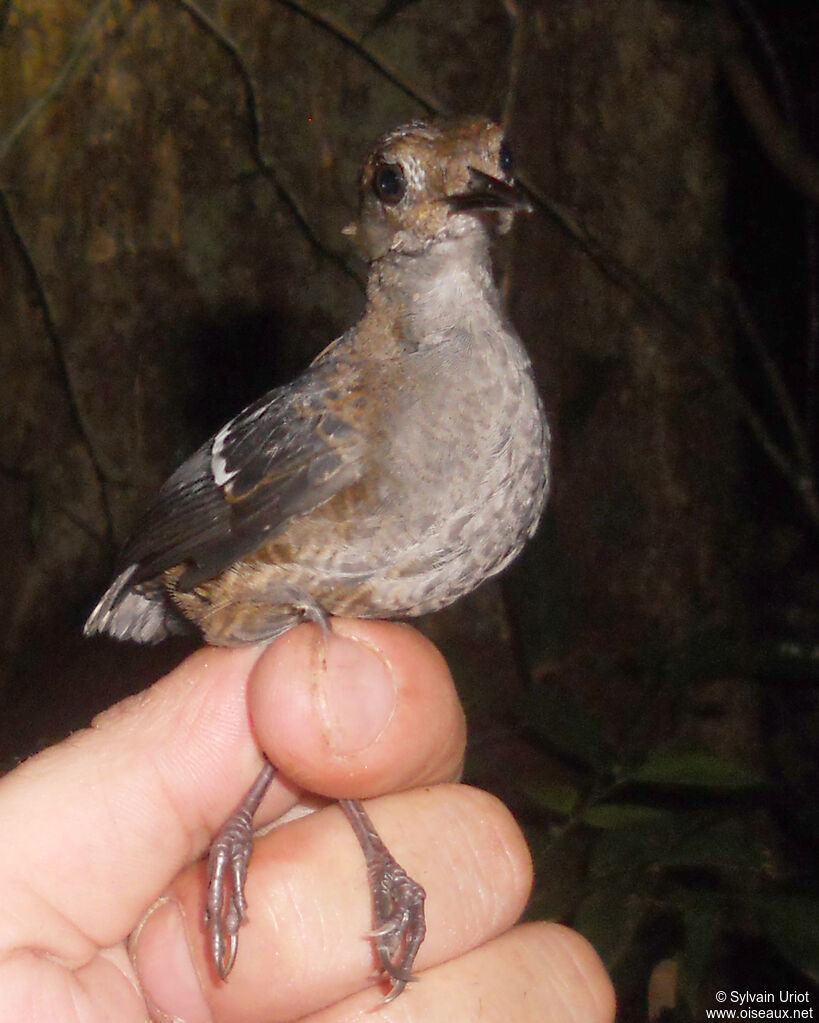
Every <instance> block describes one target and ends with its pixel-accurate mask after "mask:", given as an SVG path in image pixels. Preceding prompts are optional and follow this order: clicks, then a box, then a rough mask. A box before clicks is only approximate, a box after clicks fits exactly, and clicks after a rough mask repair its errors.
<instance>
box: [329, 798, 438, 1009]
mask: <svg viewBox="0 0 819 1023" xmlns="http://www.w3.org/2000/svg"><path fill="white" fill-rule="evenodd" d="M341 808H342V810H343V811H344V813H345V814H346V816H347V819H348V820H349V821H350V824H351V825H352V827H353V831H355V834H356V838H358V841H359V844H360V845H361V848H362V850H363V852H364V858H365V861H366V864H367V876H368V878H369V882H370V891H371V892H372V897H373V915H374V918H375V919H374V923H375V926H374V928H373V930H372V931H371V932H370V937H371V938H372V940H373V943H374V945H375V950H376V953H377V955H378V960H379V962H380V964H381V969H382V970H383V972H384V973H385V974H386V976H387V977H389V979H390V981H391V984H392V986H391V988H390V992H389V994H388V995H387V997H386V999H385V1002H391V1001H393V999H395V998H397V997H398V996H399V995H400V994H401V992H402V991H403V990H404V988H405V987H406V986H407V984H408V983H409V982H410V981H412V980H414V979H415V978H414V976H413V973H412V967H413V964H414V963H415V957H416V955H417V954H418V949H419V948H420V946H421V942H422V941H423V940H424V935H425V934H426V921H425V919H424V899H425V898H426V892H425V891H424V889H423V888H422V887H421V885H420V884H418V882H417V881H413V879H412V878H411V877H410V876H409V875H408V874H407V872H406V871H405V870H404V868H403V867H402V866H401V865H400V864H399V863H398V862H397V861H396V859H395V857H394V856H393V855H392V854H391V853H390V851H389V849H387V847H386V846H385V845H384V843H383V841H382V840H381V838H380V836H379V835H378V832H377V831H376V830H375V827H374V826H373V823H372V821H371V820H370V818H369V817H368V815H367V813H366V811H365V810H364V807H363V806H362V805H361V803H359V802H358V801H356V800H347V799H342V800H341Z"/></svg>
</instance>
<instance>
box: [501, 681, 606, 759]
mask: <svg viewBox="0 0 819 1023" xmlns="http://www.w3.org/2000/svg"><path fill="white" fill-rule="evenodd" d="M521 717H522V720H523V722H524V723H525V724H526V725H528V726H529V727H530V728H532V729H533V730H534V731H535V733H536V734H537V735H538V736H539V737H540V738H541V739H542V740H543V741H544V742H545V744H546V745H547V746H548V747H550V748H551V749H553V750H555V751H556V752H558V753H562V754H565V755H566V756H568V757H571V758H572V759H574V760H578V761H580V762H581V763H583V764H586V765H588V766H591V767H600V766H601V765H603V764H604V763H607V762H608V761H609V759H610V756H609V750H608V747H607V745H606V743H605V741H604V739H603V728H602V725H601V722H600V719H599V718H597V717H595V716H593V715H592V714H590V713H589V712H588V711H587V710H586V709H585V708H584V707H583V706H581V704H580V703H579V702H578V701H577V699H575V697H574V696H572V695H571V694H570V693H566V692H557V691H556V690H554V689H550V688H549V687H548V686H545V685H541V686H536V687H534V688H532V689H531V690H530V691H529V692H528V693H527V694H526V696H525V697H524V701H523V707H522V714H521Z"/></svg>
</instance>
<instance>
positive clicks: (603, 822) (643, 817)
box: [581, 803, 675, 831]
mask: <svg viewBox="0 0 819 1023" xmlns="http://www.w3.org/2000/svg"><path fill="white" fill-rule="evenodd" d="M674 816H675V815H674V813H673V811H671V810H662V809H660V808H659V807H657V806H641V805H640V804H639V803H597V804H596V805H593V806H590V807H589V808H588V809H587V810H586V811H585V813H583V815H582V817H581V820H582V821H583V823H584V824H588V825H589V826H590V827H592V828H600V829H601V830H602V831H609V830H611V829H613V828H639V827H658V826H659V827H663V828H668V827H670V825H671V821H672V820H673V819H674Z"/></svg>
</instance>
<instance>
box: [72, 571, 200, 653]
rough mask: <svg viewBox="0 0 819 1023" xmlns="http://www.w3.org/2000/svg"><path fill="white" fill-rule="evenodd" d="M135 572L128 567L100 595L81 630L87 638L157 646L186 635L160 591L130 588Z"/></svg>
mask: <svg viewBox="0 0 819 1023" xmlns="http://www.w3.org/2000/svg"><path fill="white" fill-rule="evenodd" d="M136 570H137V566H136V565H129V566H128V567H127V568H126V569H124V571H122V572H120V574H119V575H118V576H117V577H116V579H115V580H114V581H113V582H112V583H111V585H110V586H109V587H108V589H107V590H106V591H105V593H103V595H102V598H101V599H100V602H99V603H98V604H97V606H96V607H95V608H94V610H93V611H92V612H91V614H90V615H89V616H88V621H87V622H86V623H85V626H84V628H83V633H84V634H85V635H86V636H96V635H108V636H113V637H114V638H115V639H130V640H133V641H134V642H136V643H158V642H159V641H160V640H163V639H165V638H166V637H168V636H171V635H178V634H179V633H184V632H186V631H187V630H186V628H185V625H184V623H183V621H182V620H181V618H180V616H178V615H177V614H175V613H174V611H173V609H172V608H171V607H169V606H168V602H167V597H166V596H165V593H164V592H163V591H160V592H157V593H156V594H151V593H149V592H145V591H142V590H140V589H136V588H135V587H133V586H131V585H130V583H131V579H132V578H133V575H134V573H135V572H136Z"/></svg>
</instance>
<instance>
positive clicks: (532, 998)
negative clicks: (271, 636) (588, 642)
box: [0, 620, 614, 1023]
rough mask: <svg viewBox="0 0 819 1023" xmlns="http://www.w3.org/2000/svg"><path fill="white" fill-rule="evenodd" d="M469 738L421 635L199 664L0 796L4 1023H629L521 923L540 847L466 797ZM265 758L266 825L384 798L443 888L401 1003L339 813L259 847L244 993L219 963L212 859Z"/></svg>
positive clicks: (373, 630)
mask: <svg viewBox="0 0 819 1023" xmlns="http://www.w3.org/2000/svg"><path fill="white" fill-rule="evenodd" d="M464 741H465V727H464V719H463V714H462V711H461V708H460V704H459V703H458V699H457V695H456V693H455V689H454V686H453V684H452V679H451V677H450V674H449V671H448V669H447V667H446V664H445V663H444V661H443V659H442V658H441V656H440V654H439V653H438V652H437V651H436V650H435V648H434V647H433V646H432V645H431V644H430V643H429V642H428V641H427V640H425V639H424V638H423V637H422V636H421V635H420V634H419V633H418V632H416V631H415V630H414V629H412V628H410V627H408V626H404V625H394V624H386V623H381V622H361V621H356V622H354V621H344V620H337V621H334V623H333V633H332V635H331V636H330V637H329V638H327V639H321V637H320V634H319V630H318V629H317V628H316V627H315V626H310V625H307V626H300V627H299V628H297V629H294V630H292V631H291V632H290V633H288V634H287V635H285V636H283V637H282V638H280V639H279V640H277V641H276V642H275V643H273V644H272V645H271V646H270V647H267V648H259V647H254V648H242V649H235V650H217V649H213V648H205V649H203V650H201V651H199V652H198V653H197V654H195V655H193V656H192V657H190V658H188V659H187V660H186V661H185V662H184V663H183V664H181V665H180V666H179V667H178V668H177V669H176V670H175V671H173V672H171V674H170V675H168V676H166V677H165V678H163V679H161V680H160V681H159V682H157V683H156V684H155V685H154V686H152V687H151V688H150V689H149V690H147V691H146V692H145V693H142V694H140V695H139V696H136V697H133V698H131V699H129V700H126V701H124V702H123V703H120V704H118V705H117V706H116V707H114V708H112V709H111V710H109V711H107V712H106V713H105V714H102V715H100V717H98V718H97V719H96V721H95V722H94V723H93V725H92V727H91V728H89V729H87V730H85V731H83V732H80V733H77V734H76V735H74V736H72V737H71V738H70V739H68V740H66V741H65V742H63V743H61V744H59V745H58V746H55V747H53V748H51V749H49V750H46V751H45V752H44V753H42V754H40V755H39V756H37V757H34V758H32V759H31V760H29V761H27V762H26V763H24V764H23V765H21V766H20V767H19V768H17V769H16V770H15V771H13V772H11V773H10V774H8V775H7V776H6V777H5V778H4V779H2V781H0V826H1V827H2V833H3V840H4V844H3V846H2V860H0V906H2V907H3V908H2V912H1V913H0V1019H4V1020H5V1019H9V1020H11V1019H15V1020H26V1021H27V1023H98V1021H102V1020H116V1021H117V1023H131V1021H133V1023H144V1021H145V1020H146V1018H150V1019H152V1020H168V1019H177V1020H183V1021H185V1023H208V1021H213V1023H220V1021H227V1020H230V1021H231V1023H255V1021H258V1023H262V1021H264V1023H272V1021H288V1020H301V1021H303V1023H343V1021H344V1023H346V1021H351V1020H368V1021H372V1023H387V1021H398V1020H401V1021H402V1023H414V1021H418V1023H422V1021H423V1023H439V1021H440V1023H459V1021H462V1020H463V1021H471V1020H477V1019H481V1020H483V1019H485V1020H488V1021H495V1020H497V1021H501V1020H515V1021H517V1023H528V1021H531V1023H535V1021H537V1023H552V1021H554V1023H557V1021H560V1023H581V1021H582V1023H606V1021H610V1020H612V1019H613V1015H614V1004H613V995H612V990H611V985H610V982H609V980H608V978H607V976H606V974H605V971H604V970H603V967H602V965H601V964H600V962H599V960H598V959H597V956H596V955H595V953H594V952H593V950H592V949H591V948H590V946H589V945H588V944H587V943H586V942H585V941H584V940H583V939H582V938H581V937H580V936H579V935H577V934H575V933H574V932H572V931H570V930H568V929H567V928H564V927H560V926H558V925H555V924H526V925H520V924H517V920H518V919H519V917H520V914H521V912H522V910H523V908H524V905H525V903H526V900H527V897H528V895H529V891H530V887H531V882H532V875H531V860H530V856H529V852H528V849H527V847H526V844H525V841H524V839H523V836H522V835H521V833H520V830H519V829H518V827H517V825H516V824H515V822H514V820H513V819H512V817H511V815H510V814H509V812H508V811H507V810H506V809H505V807H504V806H503V805H502V804H501V803H500V802H498V800H496V799H495V798H494V797H492V796H489V795H487V794H485V793H483V792H480V791H478V790H476V789H472V788H469V787H467V786H464V785H458V784H454V783H453V782H454V779H456V778H457V776H458V773H459V769H460V764H461V760H462V757H463V752H464ZM260 747H261V748H262V749H264V751H265V753H266V754H267V756H268V757H269V758H270V760H271V761H272V762H273V763H275V764H277V765H278V766H279V767H280V771H281V773H280V775H279V777H278V778H277V780H276V781H275V782H274V784H273V786H272V787H271V790H270V791H269V792H268V794H267V796H266V797H265V800H264V802H263V804H262V807H261V810H260V812H259V815H258V817H257V823H259V824H261V823H267V822H273V821H275V820H276V819H277V818H279V817H281V815H283V814H285V813H287V812H288V811H292V812H294V813H298V811H299V810H300V809H306V808H307V807H309V808H311V809H313V808H315V807H316V805H317V804H316V801H315V800H313V799H308V798H307V797H305V796H304V795H303V793H304V792H306V791H309V792H321V793H322V794H323V795H325V796H329V797H334V798H338V797H356V798H362V799H367V800H368V803H367V809H368V812H369V813H370V814H371V816H372V818H373V821H374V823H375V824H376V826H377V828H378V830H379V832H380V833H381V835H382V837H383V838H384V840H385V841H386V842H387V844H388V846H389V847H390V849H391V851H392V852H393V854H394V855H395V856H396V858H397V859H398V860H399V862H401V863H402V864H403V865H404V866H406V868H407V870H408V871H409V872H410V873H411V874H412V876H414V877H415V878H417V879H418V880H419V881H420V882H421V883H422V884H423V885H424V887H425V888H426V891H427V903H426V915H427V925H428V931H427V937H426V940H425V942H424V944H423V946H422V947H421V951H420V952H419V955H418V959H417V961H416V964H415V968H416V973H417V974H418V977H419V981H418V983H416V984H412V985H410V987H409V988H408V989H407V991H406V992H405V993H404V994H402V995H401V996H400V998H398V999H397V1000H396V1001H395V1002H393V1003H391V1004H390V1005H381V1006H380V1007H379V1004H380V1002H381V1000H382V999H383V994H384V991H385V988H384V987H383V986H380V985H379V983H378V981H377V980H375V979H374V977H373V967H374V963H373V954H372V949H371V946H370V944H369V942H368V941H366V940H365V939H364V937H363V936H364V935H365V934H366V932H367V930H368V928H369V926H370V913H371V909H370V905H369V895H368V888H367V880H366V874H365V870H364V864H363V861H362V857H361V850H360V849H359V847H358V845H357V843H356V840H355V838H354V837H353V834H352V832H351V831H350V829H349V827H348V826H347V824H346V822H345V821H344V819H343V817H342V815H341V813H340V811H339V810H338V808H337V807H334V806H332V805H327V806H324V807H323V808H320V809H319V810H318V812H315V813H311V814H309V815H305V816H301V817H300V818H299V819H292V820H289V822H288V823H285V824H282V825H281V826H279V827H276V828H273V829H272V830H271V831H270V832H268V833H267V834H266V835H265V836H264V837H262V838H260V839H259V840H258V841H257V843H256V847H255V851H254V855H253V860H252V863H251V867H250V874H249V880H248V901H249V903H250V907H251V908H250V912H249V920H248V922H247V924H246V925H245V926H244V927H243V928H242V932H241V936H240V943H241V955H240V956H238V957H237V961H236V966H235V968H234V970H233V972H232V973H231V975H230V979H229V981H228V982H227V983H222V982H221V981H219V980H218V979H217V978H216V976H215V974H214V972H213V968H212V966H211V965H209V960H208V956H207V948H206V942H205V939H204V935H203V929H202V923H201V915H202V900H203V898H204V892H205V878H204V870H205V868H204V865H203V863H202V862H201V860H200V858H201V857H202V856H203V855H204V854H205V852H206V850H207V848H208V846H209V844H210V842H211V839H212V838H213V836H214V835H215V834H216V833H217V832H218V830H219V827H220V825H221V823H222V821H223V820H224V819H225V817H226V816H227V815H228V814H229V813H230V812H231V811H232V810H233V808H234V806H235V804H236V803H237V802H238V801H239V799H240V798H241V797H242V795H243V794H244V792H245V791H246V790H247V789H248V787H249V786H250V784H251V782H252V781H253V779H254V777H255V776H256V774H257V773H258V770H259V767H260V764H261V758H260V754H259V748H260ZM319 805H320V804H319ZM157 900H160V901H159V902H157ZM152 906H153V910H152V911H151V907H152ZM146 914H147V916H146ZM373 1007H375V1008H374V1009H373ZM368 1010H369V1011H368Z"/></svg>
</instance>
